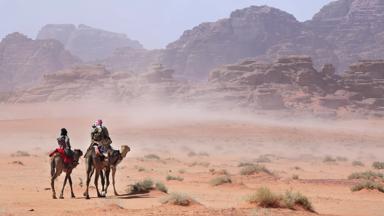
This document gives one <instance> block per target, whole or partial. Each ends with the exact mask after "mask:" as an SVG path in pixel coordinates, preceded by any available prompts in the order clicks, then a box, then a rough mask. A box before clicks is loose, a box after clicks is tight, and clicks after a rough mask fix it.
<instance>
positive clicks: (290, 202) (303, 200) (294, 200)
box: [283, 191, 314, 212]
mask: <svg viewBox="0 0 384 216" xmlns="http://www.w3.org/2000/svg"><path fill="white" fill-rule="evenodd" d="M283 202H284V205H285V207H287V208H289V209H295V206H301V207H302V208H303V209H305V210H307V211H310V212H314V209H313V206H312V203H311V202H310V201H309V199H308V198H307V197H306V196H304V195H302V194H301V193H299V192H297V193H294V192H291V191H287V192H286V193H285V195H284V197H283Z"/></svg>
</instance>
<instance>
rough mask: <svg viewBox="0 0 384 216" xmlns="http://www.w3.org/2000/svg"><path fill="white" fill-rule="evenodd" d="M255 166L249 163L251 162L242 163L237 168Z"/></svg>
mask: <svg viewBox="0 0 384 216" xmlns="http://www.w3.org/2000/svg"><path fill="white" fill-rule="evenodd" d="M253 165H254V164H253V163H249V162H240V163H239V164H238V165H237V166H238V167H245V166H253Z"/></svg>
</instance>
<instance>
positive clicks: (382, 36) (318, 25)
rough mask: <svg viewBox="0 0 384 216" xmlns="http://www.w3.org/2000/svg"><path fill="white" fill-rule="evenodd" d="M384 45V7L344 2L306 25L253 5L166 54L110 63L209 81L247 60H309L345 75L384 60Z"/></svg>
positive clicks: (364, 0)
mask: <svg viewBox="0 0 384 216" xmlns="http://www.w3.org/2000/svg"><path fill="white" fill-rule="evenodd" d="M382 44H384V2H383V1H381V0H339V1H334V2H331V3H330V4H329V5H327V6H325V7H324V8H323V9H321V11H320V12H319V13H318V14H316V15H315V16H314V17H313V19H312V20H310V21H306V22H299V21H297V20H296V19H295V18H294V17H293V16H292V15H290V14H288V13H286V12H283V11H280V10H278V9H274V8H270V7H267V6H261V7H257V6H252V7H249V8H245V9H242V10H237V11H234V12H233V13H232V14H231V15H230V17H229V18H226V19H222V20H219V21H217V22H211V23H203V24H201V25H199V26H197V27H195V28H193V29H191V30H187V31H185V32H184V34H183V35H182V36H181V37H180V38H179V39H178V40H176V41H175V42H173V43H170V44H169V45H168V46H167V48H166V49H164V50H157V51H141V53H140V54H139V55H138V56H135V57H134V58H131V57H130V56H132V55H135V53H134V52H131V51H128V52H126V55H116V56H115V57H112V58H110V59H109V60H107V61H106V62H107V64H108V61H110V62H114V63H118V62H126V63H122V64H123V66H124V67H125V69H132V70H139V71H141V70H143V68H146V67H147V66H148V65H145V66H142V65H141V62H149V63H161V64H164V65H165V66H167V67H170V68H173V69H175V71H176V76H181V77H184V78H186V79H194V80H205V79H206V78H207V77H208V73H209V71H210V70H212V69H213V68H215V67H217V66H220V65H223V64H233V63H236V62H238V61H240V60H241V59H244V58H257V59H276V58H280V57H283V56H287V55H308V56H310V57H312V59H314V61H315V62H314V63H315V66H316V67H321V66H322V65H324V64H333V65H334V66H335V68H336V70H337V72H338V73H341V72H343V71H344V70H345V69H347V68H348V66H349V65H350V64H352V63H354V62H356V61H358V60H360V59H378V58H384V47H383V46H382ZM127 53H129V54H127ZM144 53H145V54H144ZM123 59H124V60H123ZM137 62H140V64H137ZM110 65H112V64H110ZM130 66H134V67H132V68H129V67H130Z"/></svg>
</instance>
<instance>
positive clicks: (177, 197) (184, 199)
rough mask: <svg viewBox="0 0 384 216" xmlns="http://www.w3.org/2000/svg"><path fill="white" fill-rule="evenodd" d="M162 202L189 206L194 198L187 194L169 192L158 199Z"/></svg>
mask: <svg viewBox="0 0 384 216" xmlns="http://www.w3.org/2000/svg"><path fill="white" fill-rule="evenodd" d="M160 202H161V203H162V204H172V205H180V206H189V205H190V204H192V202H194V200H193V199H192V198H191V197H190V196H188V195H187V194H182V193H171V194H169V195H168V196H166V197H164V198H162V199H161V200H160Z"/></svg>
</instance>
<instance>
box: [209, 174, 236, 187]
mask: <svg viewBox="0 0 384 216" xmlns="http://www.w3.org/2000/svg"><path fill="white" fill-rule="evenodd" d="M230 183H232V180H231V178H230V177H229V176H219V177H216V178H213V179H212V180H211V181H210V182H209V184H210V185H212V186H219V185H222V184H230Z"/></svg>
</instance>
